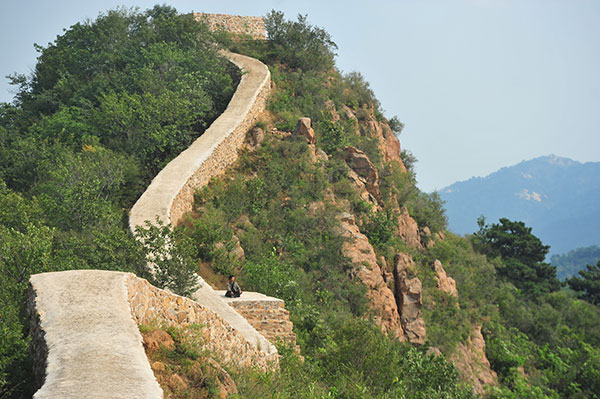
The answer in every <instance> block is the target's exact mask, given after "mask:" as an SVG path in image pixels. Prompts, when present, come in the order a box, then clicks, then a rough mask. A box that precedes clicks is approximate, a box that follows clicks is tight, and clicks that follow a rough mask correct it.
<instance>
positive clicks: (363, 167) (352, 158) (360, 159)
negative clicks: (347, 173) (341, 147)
mask: <svg viewBox="0 0 600 399" xmlns="http://www.w3.org/2000/svg"><path fill="white" fill-rule="evenodd" d="M345 160H346V163H347V164H348V166H349V167H350V169H352V170H353V171H354V172H356V174H357V175H358V176H360V177H361V178H362V179H364V183H365V187H366V188H367V191H368V192H369V193H370V194H371V195H372V196H373V197H374V198H375V199H376V200H377V202H379V203H381V200H382V199H381V192H380V191H379V183H378V181H379V173H378V172H377V168H376V167H375V165H373V162H371V160H370V159H369V157H368V156H367V154H365V153H364V152H363V151H361V150H359V149H357V148H354V147H346V148H345Z"/></svg>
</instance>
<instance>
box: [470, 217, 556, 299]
mask: <svg viewBox="0 0 600 399" xmlns="http://www.w3.org/2000/svg"><path fill="white" fill-rule="evenodd" d="M478 224H479V231H478V232H477V233H476V234H475V236H474V238H475V243H476V244H477V247H478V248H479V250H480V251H482V252H483V253H485V254H487V255H488V256H491V257H495V256H500V257H501V258H502V261H503V265H502V266H501V267H499V268H498V274H499V275H500V276H501V277H503V278H505V279H507V280H508V281H510V282H512V283H513V284H514V285H515V286H516V287H518V288H519V289H522V290H523V291H524V292H525V293H527V294H528V295H530V296H537V295H540V294H542V293H546V292H552V291H556V290H557V289H558V288H559V286H560V284H559V281H558V279H557V278H556V267H555V266H552V265H550V264H548V263H545V262H544V259H545V258H546V254H548V250H549V249H550V247H549V246H547V245H544V244H542V241H541V240H540V239H539V238H537V237H536V236H534V235H533V234H532V233H531V227H527V226H525V224H524V223H523V222H515V221H511V220H508V219H506V218H501V219H500V223H499V224H496V223H494V224H492V225H489V226H487V225H485V219H484V218H483V217H481V218H480V219H479V220H478Z"/></svg>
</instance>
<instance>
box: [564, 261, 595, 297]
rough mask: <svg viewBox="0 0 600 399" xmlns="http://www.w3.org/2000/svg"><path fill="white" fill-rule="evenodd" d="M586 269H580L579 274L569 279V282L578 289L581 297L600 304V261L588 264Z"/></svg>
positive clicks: (574, 288)
mask: <svg viewBox="0 0 600 399" xmlns="http://www.w3.org/2000/svg"><path fill="white" fill-rule="evenodd" d="M586 269H587V270H580V271H579V273H578V274H579V276H574V277H571V278H570V279H567V284H568V285H569V287H571V289H572V290H574V291H577V293H578V295H579V297H580V298H583V299H585V300H586V301H588V302H590V303H593V304H595V305H597V304H600V261H598V263H597V264H596V265H595V266H590V265H586Z"/></svg>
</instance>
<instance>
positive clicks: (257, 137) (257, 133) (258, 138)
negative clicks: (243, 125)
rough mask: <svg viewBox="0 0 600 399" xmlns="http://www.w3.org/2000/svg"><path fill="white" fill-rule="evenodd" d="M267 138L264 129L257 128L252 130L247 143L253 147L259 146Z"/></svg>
mask: <svg viewBox="0 0 600 399" xmlns="http://www.w3.org/2000/svg"><path fill="white" fill-rule="evenodd" d="M264 138H265V131H264V130H262V128H260V127H258V126H255V127H253V128H252V129H251V130H250V134H249V135H248V137H247V140H246V141H247V142H248V144H250V145H251V146H252V147H256V146H258V145H259V144H260V143H261V142H262V141H263V139H264Z"/></svg>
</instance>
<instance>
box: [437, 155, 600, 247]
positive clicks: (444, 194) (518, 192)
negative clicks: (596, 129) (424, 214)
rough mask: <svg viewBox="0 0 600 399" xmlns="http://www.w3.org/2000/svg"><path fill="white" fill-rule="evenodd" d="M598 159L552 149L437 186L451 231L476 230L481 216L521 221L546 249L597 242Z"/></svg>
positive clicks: (464, 231) (599, 201)
mask: <svg viewBox="0 0 600 399" xmlns="http://www.w3.org/2000/svg"><path fill="white" fill-rule="evenodd" d="M598 176H600V162H585V163H583V162H579V161H575V160H573V159H570V158H567V157H560V156H557V155H555V154H551V155H546V156H541V157H537V158H533V159H530V160H524V161H521V162H519V163H517V164H515V165H512V166H506V167H503V168H500V169H499V170H497V171H496V172H493V173H491V174H489V175H487V176H484V177H472V178H470V179H468V180H465V181H460V182H456V183H453V184H451V185H449V186H447V187H444V188H443V189H441V190H440V191H439V194H440V196H441V198H442V199H443V200H444V201H446V210H447V215H448V219H449V227H450V230H451V231H454V232H455V233H458V234H469V233H472V232H474V231H476V230H477V224H476V220H477V218H478V217H479V216H480V215H483V216H485V217H486V219H487V220H488V221H489V222H495V221H497V220H498V219H499V218H500V217H508V218H509V219H516V220H521V221H523V222H525V223H526V224H528V225H529V226H531V227H532V228H533V231H534V232H535V233H536V234H537V235H538V236H539V237H540V238H541V239H542V240H543V241H544V243H546V244H549V245H550V246H551V249H550V251H551V254H557V253H563V252H568V251H569V250H571V249H575V248H578V247H583V246H589V245H594V244H597V243H599V242H600V231H599V229H598V228H597V227H595V226H593V224H592V221H593V220H597V219H598V217H599V216H600V205H598V204H600V179H598Z"/></svg>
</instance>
